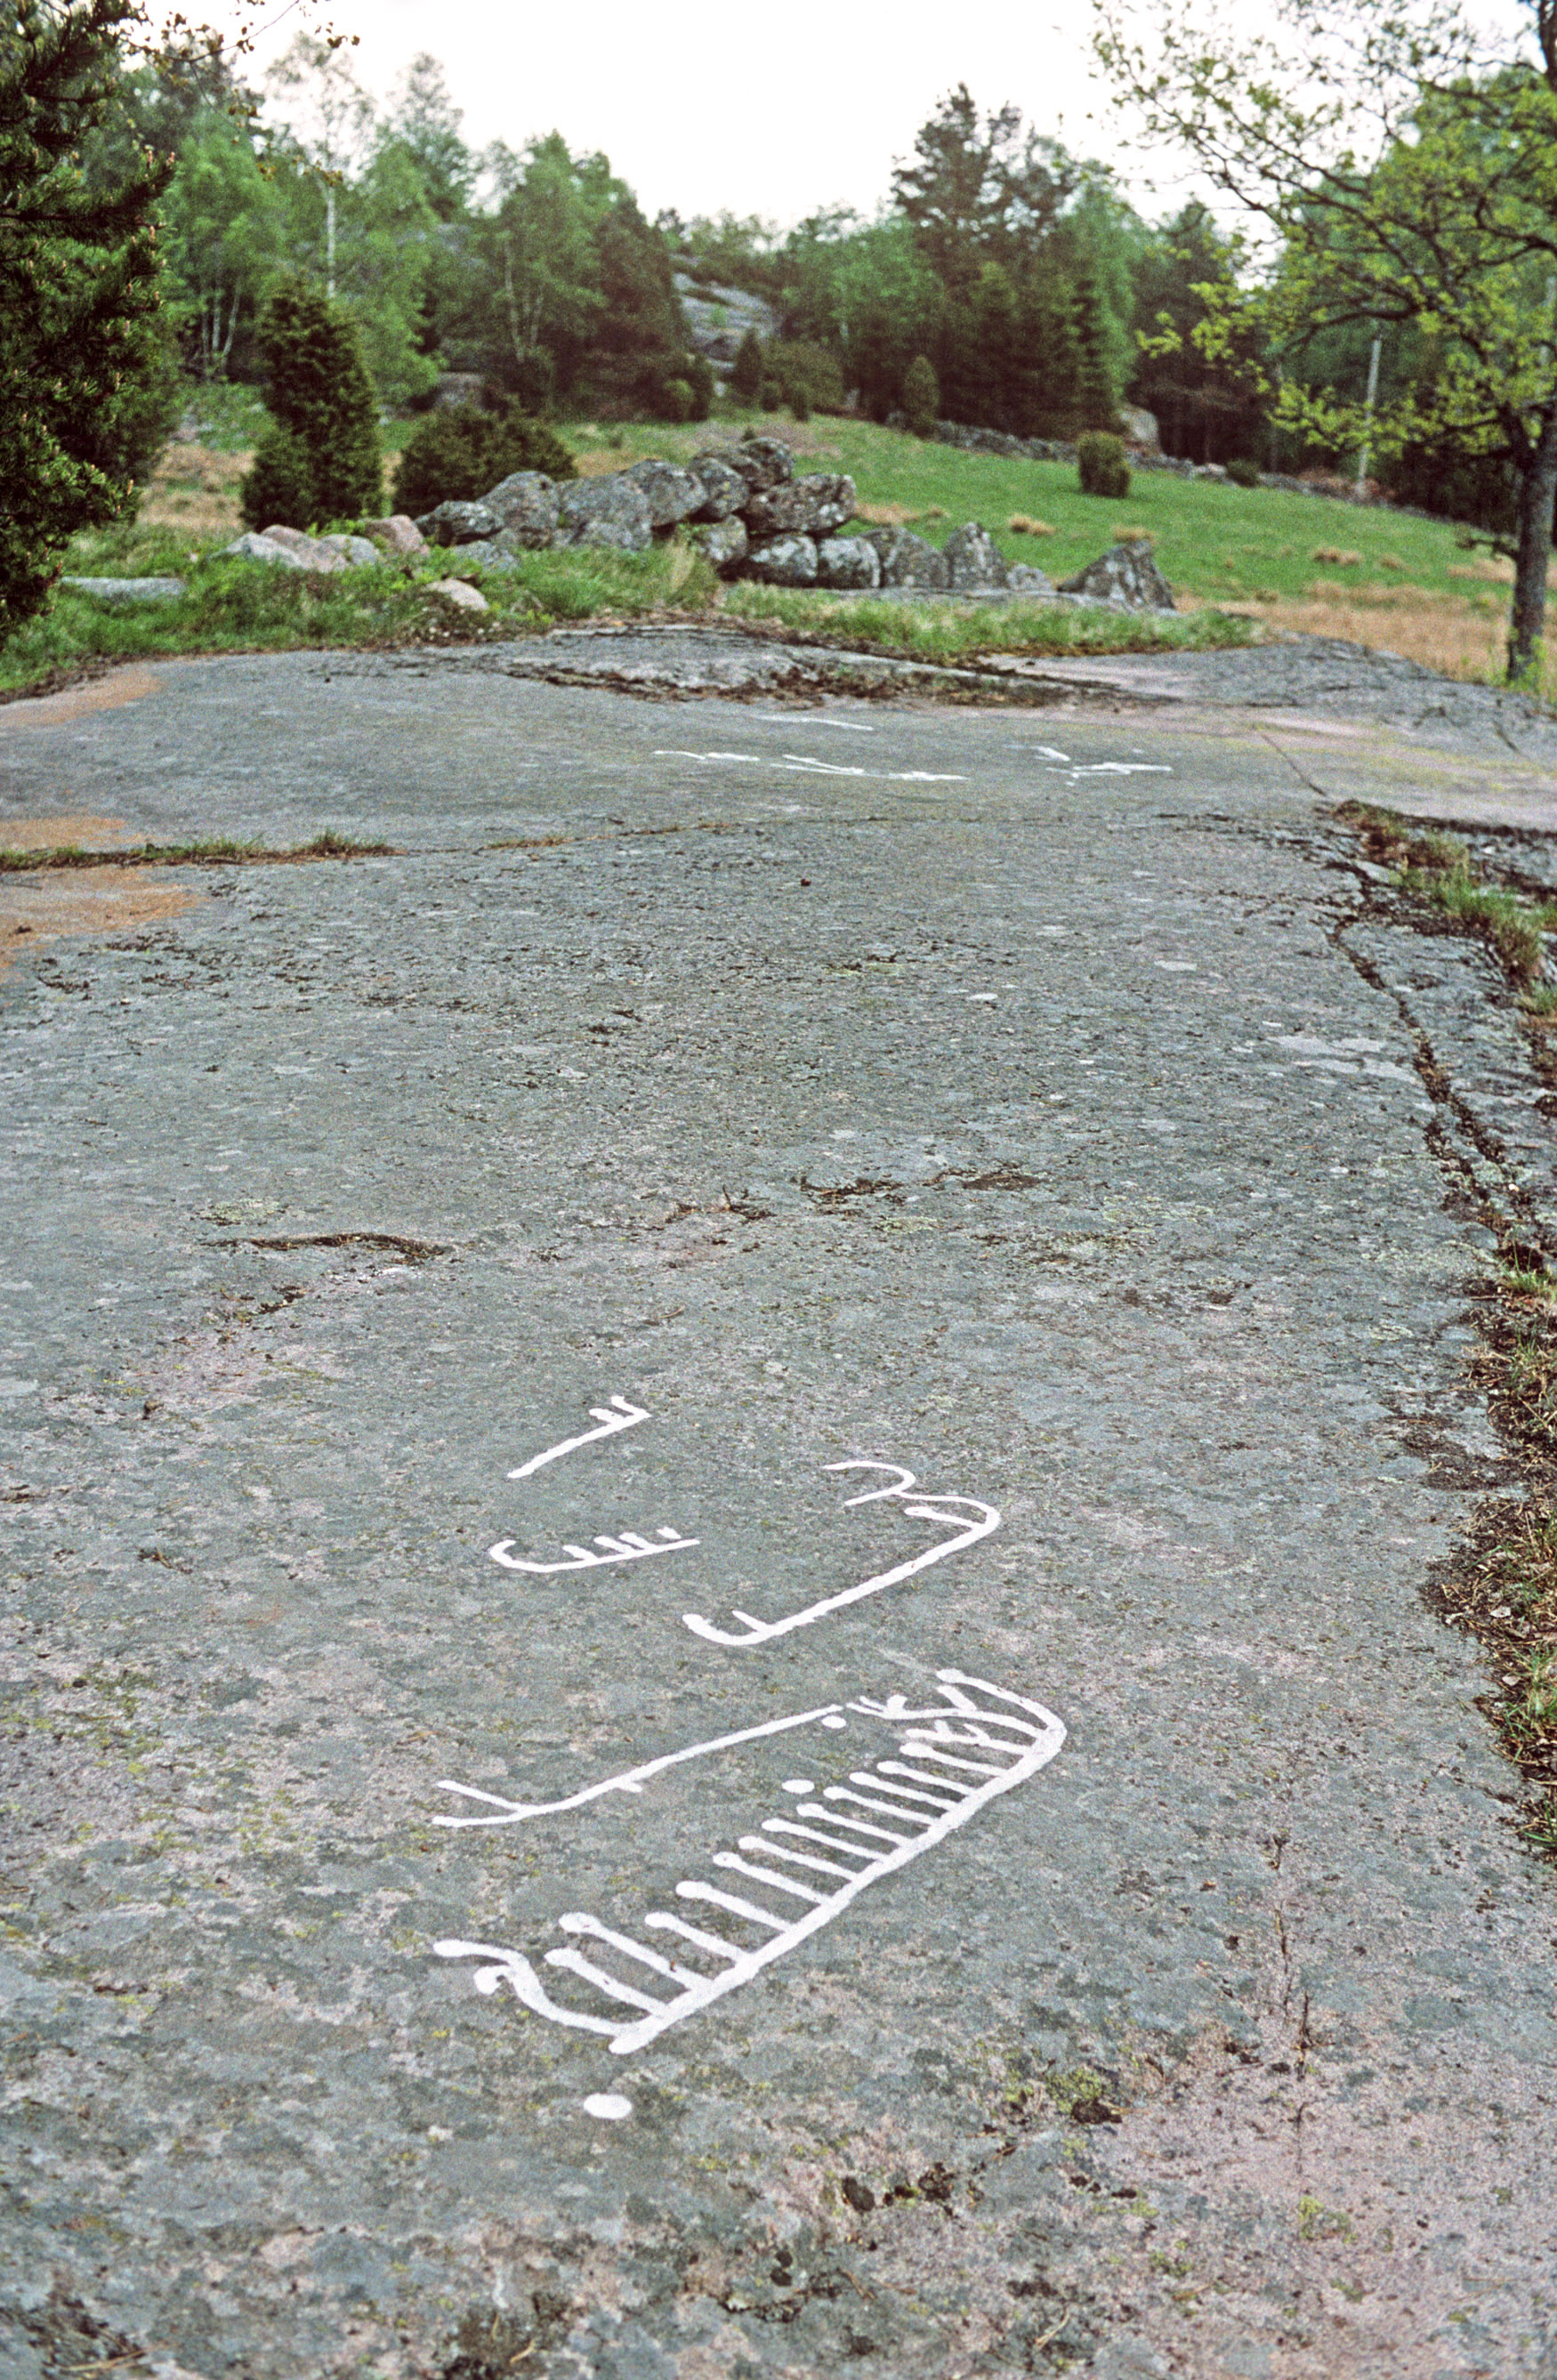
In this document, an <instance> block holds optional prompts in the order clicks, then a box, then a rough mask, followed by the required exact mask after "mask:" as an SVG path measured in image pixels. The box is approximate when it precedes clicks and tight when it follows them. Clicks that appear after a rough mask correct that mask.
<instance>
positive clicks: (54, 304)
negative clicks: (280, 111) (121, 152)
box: [0, 0, 171, 639]
mask: <svg viewBox="0 0 1557 2380" xmlns="http://www.w3.org/2000/svg"><path fill="white" fill-rule="evenodd" d="M135 14H136V11H135V7H134V0H82V5H80V6H77V7H74V8H72V9H70V10H69V11H68V12H67V13H63V14H55V13H53V12H51V11H49V10H47V9H45V8H44V7H43V6H40V5H39V0H10V6H8V7H7V8H6V12H5V17H4V18H0V191H3V192H4V200H3V207H0V464H3V468H4V475H5V487H6V498H5V504H4V508H3V511H0V639H3V638H4V637H6V636H8V635H9V634H10V633H11V631H12V630H13V629H14V628H16V627H17V626H18V625H19V624H20V622H22V621H23V620H25V619H28V618H29V617H30V615H31V614H32V613H34V612H37V611H39V610H40V609H41V608H42V606H43V604H44V602H46V601H47V600H48V593H49V589H50V588H51V587H52V586H53V584H54V582H55V578H56V577H58V574H59V565H60V558H61V555H62V553H63V551H64V548H65V545H66V543H67V540H69V539H70V538H71V537H72V536H73V535H74V534H75V532H76V531H77V530H78V529H80V528H91V527H93V526H95V525H97V524H100V523H102V522H104V521H109V520H112V519H114V518H115V517H116V516H117V515H118V514H119V513H121V512H123V511H124V510H125V508H126V506H127V505H128V504H129V503H130V502H131V500H132V497H133V492H134V477H135V469H136V467H137V461H138V456H137V448H138V447H139V446H143V445H144V444H145V443H147V437H146V433H145V431H144V426H143V425H142V424H140V422H139V421H138V413H143V412H144V410H145V405H144V396H145V390H146V387H147V384H148V382H149V381H150V380H151V379H152V378H154V376H155V374H156V372H157V370H158V368H159V364H160V359H161V353H162V341H161V334H160V330H159V326H158V323H157V320H156V316H157V304H158V287H157V257H156V250H155V248H154V245H153V228H152V211H153V208H154V206H155V202H156V200H157V198H158V196H159V195H160V193H161V191H162V190H163V188H164V187H165V184H166V182H167V179H168V176H169V174H170V172H171V163H170V161H162V162H158V161H155V160H153V159H152V157H150V156H149V155H148V154H146V152H141V154H140V158H139V159H138V160H137V162H136V163H135V164H134V165H133V166H132V167H131V168H130V169H129V170H128V171H127V172H126V173H125V174H124V175H123V176H122V178H120V177H118V176H115V177H113V178H112V179H111V180H110V181H109V183H108V185H107V187H99V186H98V185H97V184H96V183H95V182H94V181H93V180H92V178H91V176H90V175H89V173H88V171H87V170H86V167H85V165H84V164H83V149H84V147H85V145H86V144H87V143H88V142H89V141H90V140H91V136H92V135H93V134H94V133H95V132H96V131H97V129H98V128H99V127H100V126H101V125H102V124H103V119H104V117H105V116H106V115H107V114H108V112H109V110H110V107H111V104H112V102H113V97H114V90H115V82H116V67H117V37H118V34H119V31H120V29H121V27H122V26H123V25H124V24H125V23H126V22H127V20H130V19H132V18H134V17H135ZM7 20H8V21H7ZM164 431H165V424H164ZM152 443H153V444H154V443H160V438H155V437H153V438H152Z"/></svg>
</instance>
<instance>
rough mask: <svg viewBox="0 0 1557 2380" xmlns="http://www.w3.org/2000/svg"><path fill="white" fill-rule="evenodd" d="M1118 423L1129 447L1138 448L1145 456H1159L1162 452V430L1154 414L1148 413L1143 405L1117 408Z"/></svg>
mask: <svg viewBox="0 0 1557 2380" xmlns="http://www.w3.org/2000/svg"><path fill="white" fill-rule="evenodd" d="M1119 421H1120V427H1121V428H1122V429H1123V431H1124V432H1125V439H1126V440H1127V442H1128V443H1129V444H1130V445H1132V446H1138V447H1139V448H1140V449H1141V451H1142V452H1143V453H1144V454H1147V455H1161V453H1162V429H1161V427H1160V426H1159V423H1158V419H1157V416H1156V415H1155V414H1154V413H1149V412H1148V411H1147V409H1146V407H1145V406H1144V405H1122V406H1121V407H1120V408H1119Z"/></svg>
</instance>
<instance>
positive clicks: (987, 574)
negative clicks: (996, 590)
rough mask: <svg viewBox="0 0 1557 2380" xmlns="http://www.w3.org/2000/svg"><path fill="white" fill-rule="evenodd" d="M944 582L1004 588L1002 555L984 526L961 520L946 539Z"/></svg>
mask: <svg viewBox="0 0 1557 2380" xmlns="http://www.w3.org/2000/svg"><path fill="white" fill-rule="evenodd" d="M944 553H945V558H946V581H947V584H948V586H951V587H1004V584H1005V558H1004V555H1003V554H1002V553H1001V551H1000V549H999V547H998V546H997V545H996V543H995V541H994V540H993V538H992V537H991V535H990V532H989V530H988V529H987V528H983V527H982V526H981V525H980V523H979V522H978V521H965V522H964V523H963V525H962V527H961V528H955V529H954V530H953V531H952V534H951V536H950V537H949V538H948V539H947V540H946V543H945V548H944Z"/></svg>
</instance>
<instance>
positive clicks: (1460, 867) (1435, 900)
mask: <svg viewBox="0 0 1557 2380" xmlns="http://www.w3.org/2000/svg"><path fill="white" fill-rule="evenodd" d="M1336 815H1337V816H1338V817H1339V818H1341V819H1342V820H1344V822H1345V823H1346V824H1347V825H1348V826H1350V827H1352V828H1354V829H1355V830H1356V832H1357V833H1358V834H1359V835H1360V836H1361V838H1362V842H1363V845H1364V847H1365V849H1366V850H1367V852H1368V857H1369V858H1370V859H1371V860H1372V861H1373V862H1374V863H1375V865H1376V866H1379V867H1384V868H1393V869H1394V870H1395V871H1396V874H1395V881H1396V883H1397V885H1398V886H1399V889H1400V891H1401V892H1403V893H1404V894H1405V897H1406V899H1407V900H1408V901H1411V902H1413V903H1417V904H1419V905H1422V906H1423V907H1426V908H1429V909H1436V910H1437V911H1438V912H1439V914H1440V915H1441V917H1444V918H1445V919H1447V920H1448V922H1449V923H1450V924H1451V925H1453V926H1456V927H1458V928H1459V929H1460V930H1461V931H1462V932H1463V933H1467V934H1475V935H1477V936H1478V938H1479V939H1480V940H1481V941H1484V942H1487V943H1489V944H1490V946H1491V948H1492V950H1493V951H1494V952H1495V953H1497V956H1498V958H1499V959H1500V960H1501V962H1502V967H1503V972H1504V973H1505V974H1506V975H1507V976H1508V977H1509V978H1510V980H1511V981H1512V982H1513V983H1514V985H1515V986H1516V987H1517V988H1519V989H1520V990H1523V991H1524V992H1525V994H1526V1004H1527V1007H1528V1008H1529V1009H1530V1011H1531V1012H1532V1013H1533V1014H1551V1013H1557V986H1545V985H1541V984H1540V977H1541V974H1542V971H1543V969H1544V967H1545V964H1546V948H1545V943H1544V941H1543V939H1542V938H1543V936H1545V935H1547V934H1550V933H1553V932H1557V907H1554V906H1553V905H1552V904H1551V902H1546V901H1530V900H1527V899H1526V898H1524V896H1523V895H1522V894H1520V893H1517V892H1510V891H1508V890H1507V888H1506V887H1504V886H1502V885H1497V884H1489V883H1488V882H1487V881H1486V880H1485V878H1484V877H1483V875H1482V872H1481V870H1480V868H1478V866H1477V864H1476V862H1475V860H1474V859H1473V858H1472V857H1471V856H1470V852H1469V850H1468V849H1467V847H1466V844H1463V843H1462V842H1461V841H1460V839H1459V837H1458V836H1457V835H1453V834H1441V833H1439V832H1437V831H1436V830H1430V829H1429V830H1426V831H1423V830H1419V829H1417V828H1415V827H1413V826H1412V825H1411V823H1410V821H1409V820H1406V819H1404V818H1402V817H1401V816H1400V815H1399V813H1398V812H1397V811H1394V810H1386V809H1379V808H1376V807H1373V806H1372V805H1371V804H1369V803H1368V802H1343V803H1342V804H1341V805H1340V807H1339V808H1338V810H1337V813H1336ZM1543 991H1545V992H1549V993H1550V994H1551V998H1550V1001H1549V1002H1543V1001H1542V1000H1541V998H1540V994H1541V992H1543Z"/></svg>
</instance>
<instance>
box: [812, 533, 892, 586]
mask: <svg viewBox="0 0 1557 2380" xmlns="http://www.w3.org/2000/svg"><path fill="white" fill-rule="evenodd" d="M816 581H817V585H818V586H819V587H879V586H880V585H881V583H882V558H881V556H880V554H879V553H877V552H876V549H875V547H874V546H873V545H872V544H871V543H870V540H869V539H868V538H863V537H830V538H828V539H827V540H825V541H824V542H823V543H822V544H821V545H819V546H818V547H817V550H816Z"/></svg>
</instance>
